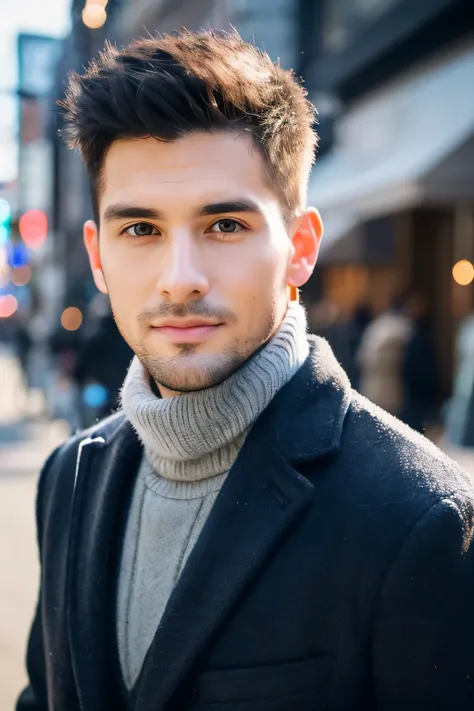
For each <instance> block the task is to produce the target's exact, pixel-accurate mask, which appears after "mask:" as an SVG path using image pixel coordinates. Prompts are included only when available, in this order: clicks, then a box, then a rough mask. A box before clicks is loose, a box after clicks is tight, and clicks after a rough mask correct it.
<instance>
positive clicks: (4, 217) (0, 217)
mask: <svg viewBox="0 0 474 711" xmlns="http://www.w3.org/2000/svg"><path fill="white" fill-rule="evenodd" d="M11 216H12V208H11V205H10V203H9V202H8V200H7V199H6V198H4V197H0V223H4V222H8V221H9V220H10V219H11Z"/></svg>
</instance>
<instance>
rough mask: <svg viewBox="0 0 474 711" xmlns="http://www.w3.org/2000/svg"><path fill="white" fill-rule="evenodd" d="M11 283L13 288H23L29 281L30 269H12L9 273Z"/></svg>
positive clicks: (27, 267) (25, 267) (26, 266)
mask: <svg viewBox="0 0 474 711" xmlns="http://www.w3.org/2000/svg"><path fill="white" fill-rule="evenodd" d="M11 281H12V284H15V286H25V285H26V284H28V283H29V282H30V281H31V267H29V266H28V265H25V266H24V267H14V268H13V269H12V271H11Z"/></svg>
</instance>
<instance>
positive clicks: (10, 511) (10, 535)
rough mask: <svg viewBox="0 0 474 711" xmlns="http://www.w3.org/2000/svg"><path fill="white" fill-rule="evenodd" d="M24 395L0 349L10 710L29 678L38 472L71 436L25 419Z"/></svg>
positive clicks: (1, 687) (1, 700)
mask: <svg viewBox="0 0 474 711" xmlns="http://www.w3.org/2000/svg"><path fill="white" fill-rule="evenodd" d="M25 405H26V398H25V393H24V391H23V390H22V382H21V373H20V372H19V369H18V366H17V364H16V361H15V359H14V358H12V356H11V355H10V354H9V353H8V352H7V351H5V350H4V349H2V350H1V351H0V570H1V571H2V574H1V575H0V709H1V711H12V710H13V708H14V703H15V699H16V697H17V696H18V693H19V691H20V690H21V688H22V687H23V686H24V685H25V683H26V672H25V664H24V658H25V643H26V638H27V635H28V631H29V626H30V624H31V621H32V616H33V611H34V606H35V603H36V594H37V589H38V573H39V566H38V555H37V549H36V531H35V516H34V510H35V495H36V483H37V478H38V473H39V471H40V469H41V466H42V464H43V462H44V460H45V459H46V457H47V456H48V454H49V453H50V452H51V450H52V449H53V448H54V447H55V446H57V444H59V443H60V442H61V441H63V440H64V438H65V437H66V436H67V431H66V430H65V428H64V426H62V425H61V424H58V423H48V422H28V421H25V420H22V419H21V413H22V412H24V411H25V409H24V408H25Z"/></svg>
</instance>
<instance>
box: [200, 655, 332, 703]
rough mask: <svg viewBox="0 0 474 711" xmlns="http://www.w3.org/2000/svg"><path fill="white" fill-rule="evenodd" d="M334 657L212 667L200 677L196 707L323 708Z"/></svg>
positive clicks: (324, 656) (321, 656) (322, 656)
mask: <svg viewBox="0 0 474 711" xmlns="http://www.w3.org/2000/svg"><path fill="white" fill-rule="evenodd" d="M331 667H332V658H331V657H330V656H329V655H319V656H317V657H311V658H309V659H303V660H300V661H294V662H283V663H279V664H269V665H262V666H254V667H245V668H233V669H229V668H227V669H208V670H206V671H204V672H202V673H201V674H199V676H198V678H197V684H196V693H195V697H194V701H195V703H194V704H193V706H192V709H193V711H194V710H195V711H207V710H209V711H214V710H215V711H218V710H219V709H221V708H222V709H228V711H234V710H235V711H240V710H241V709H242V710H243V709H248V710H249V711H251V710H253V709H255V711H260V710H261V711H264V709H272V710H273V709H275V711H277V710H278V711H280V709H281V711H286V709H288V710H289V711H290V710H292V709H295V710H296V709H298V711H299V710H300V709H301V711H305V710H306V708H307V709H311V711H319V709H324V708H325V699H326V689H327V683H328V681H329V678H330V673H331Z"/></svg>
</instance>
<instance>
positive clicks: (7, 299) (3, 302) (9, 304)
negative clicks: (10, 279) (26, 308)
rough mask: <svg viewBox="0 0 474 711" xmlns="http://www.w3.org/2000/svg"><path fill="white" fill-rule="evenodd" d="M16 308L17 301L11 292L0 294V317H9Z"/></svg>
mask: <svg viewBox="0 0 474 711" xmlns="http://www.w3.org/2000/svg"><path fill="white" fill-rule="evenodd" d="M17 309H18V301H17V300H16V299H15V297H14V296H13V294H6V295H5V296H0V318H10V316H13V314H14V313H15V311H16V310H17Z"/></svg>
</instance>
